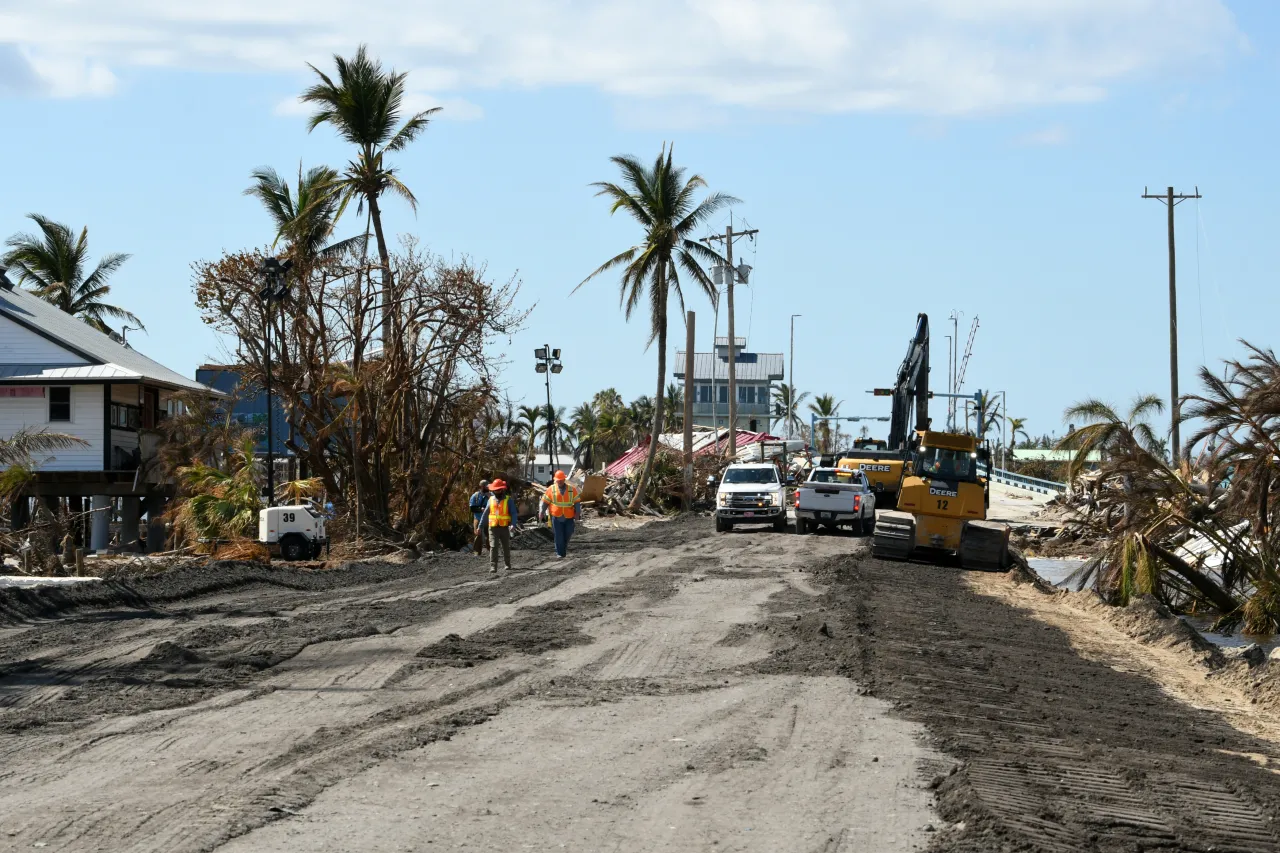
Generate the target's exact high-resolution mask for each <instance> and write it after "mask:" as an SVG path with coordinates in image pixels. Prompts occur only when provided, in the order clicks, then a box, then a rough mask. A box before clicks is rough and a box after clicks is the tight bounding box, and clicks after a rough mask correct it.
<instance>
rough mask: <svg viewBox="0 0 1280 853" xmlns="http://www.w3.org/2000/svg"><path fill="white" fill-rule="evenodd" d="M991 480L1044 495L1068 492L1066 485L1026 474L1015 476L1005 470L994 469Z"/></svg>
mask: <svg viewBox="0 0 1280 853" xmlns="http://www.w3.org/2000/svg"><path fill="white" fill-rule="evenodd" d="M991 479H993V480H995V481H996V482H997V483H1003V484H1004V485H1006V486H1013V487H1014V488H1015V489H1026V490H1028V491H1031V492H1041V493H1042V494H1053V493H1064V492H1066V491H1067V484H1066V483H1059V482H1056V481H1054V480H1041V479H1040V478H1039V477H1028V476H1026V475H1025V474H1015V473H1013V472H1012V471H1006V470H1004V469H1003V468H992V469H991Z"/></svg>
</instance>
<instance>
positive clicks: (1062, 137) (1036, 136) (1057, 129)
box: [1015, 124, 1070, 145]
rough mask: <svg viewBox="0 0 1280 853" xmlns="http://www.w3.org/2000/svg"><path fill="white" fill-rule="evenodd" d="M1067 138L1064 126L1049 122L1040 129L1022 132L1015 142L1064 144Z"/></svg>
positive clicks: (1021, 143) (1022, 143)
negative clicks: (1049, 123)
mask: <svg viewBox="0 0 1280 853" xmlns="http://www.w3.org/2000/svg"><path fill="white" fill-rule="evenodd" d="M1069 138H1070V137H1069V134H1068V133H1067V129H1066V128H1065V127H1063V126H1062V125H1060V124H1051V125H1049V126H1048V127H1045V128H1041V129H1040V130H1034V131H1032V132H1031V133H1024V134H1023V135H1022V136H1019V137H1018V138H1017V139H1016V140H1015V142H1017V144H1019V145H1066V144H1067V141H1068V139H1069Z"/></svg>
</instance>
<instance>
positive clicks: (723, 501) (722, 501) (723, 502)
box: [717, 494, 729, 506]
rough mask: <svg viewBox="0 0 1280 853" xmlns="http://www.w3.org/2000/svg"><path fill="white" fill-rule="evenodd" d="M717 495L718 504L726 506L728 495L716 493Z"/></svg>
mask: <svg viewBox="0 0 1280 853" xmlns="http://www.w3.org/2000/svg"><path fill="white" fill-rule="evenodd" d="M717 497H718V498H719V500H720V506H728V505H729V496H728V495H724V494H722V495H717Z"/></svg>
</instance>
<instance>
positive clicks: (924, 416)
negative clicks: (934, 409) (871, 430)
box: [836, 314, 929, 510]
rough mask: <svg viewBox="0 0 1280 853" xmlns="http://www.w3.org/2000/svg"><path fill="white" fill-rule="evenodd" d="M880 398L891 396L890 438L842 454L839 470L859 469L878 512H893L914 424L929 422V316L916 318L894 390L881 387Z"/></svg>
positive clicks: (907, 468) (858, 444)
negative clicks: (869, 487) (874, 499)
mask: <svg viewBox="0 0 1280 853" xmlns="http://www.w3.org/2000/svg"><path fill="white" fill-rule="evenodd" d="M872 393H874V394H875V395H876V396H877V397H892V398H893V412H892V417H890V418H889V438H888V440H887V441H880V440H878V439H860V440H858V441H856V442H854V445H853V450H850V451H847V452H845V453H843V454H840V455H839V461H838V462H836V465H837V467H840V468H851V469H853V470H860V471H862V473H863V474H865V475H866V477H867V482H868V483H869V484H870V485H871V488H872V490H873V491H874V492H875V493H876V509H877V510H884V509H893V508H894V507H896V506H897V505H898V490H899V489H900V488H901V487H902V482H903V478H904V477H905V476H906V475H907V474H909V473H910V472H911V469H910V460H911V452H910V444H909V441H910V438H911V422H912V418H913V416H914V418H915V423H916V425H917V427H920V428H923V427H926V426H928V423H929V316H928V315H927V314H919V315H917V316H916V332H915V334H914V335H913V336H912V337H911V341H910V343H909V344H908V346H907V355H906V358H904V359H903V360H902V365H901V366H900V367H899V368H898V378H897V381H896V382H895V384H894V387H893V388H892V389H888V388H878V389H876V390H875V391H874V392H872Z"/></svg>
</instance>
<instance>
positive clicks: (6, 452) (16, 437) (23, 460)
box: [0, 427, 87, 500]
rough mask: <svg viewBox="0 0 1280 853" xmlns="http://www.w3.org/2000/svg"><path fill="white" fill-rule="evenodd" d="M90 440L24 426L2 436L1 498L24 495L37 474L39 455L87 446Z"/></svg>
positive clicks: (0, 465) (0, 463) (7, 498)
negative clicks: (5, 436) (6, 436)
mask: <svg viewBox="0 0 1280 853" xmlns="http://www.w3.org/2000/svg"><path fill="white" fill-rule="evenodd" d="M86 445H87V442H85V441H84V439H81V438H77V437H76V436H74V435H67V434H65V433H61V432H46V431H45V430H43V429H31V428H30V427H22V428H21V429H19V430H18V431H17V432H15V433H14V434H13V435H11V436H9V437H8V438H0V467H2V468H3V469H4V470H3V471H0V499H3V500H9V499H12V498H15V497H18V496H19V495H21V494H22V493H23V492H24V491H25V490H26V488H27V486H28V485H29V484H30V483H31V480H32V479H34V477H35V474H36V457H37V456H44V455H46V454H50V453H55V452H57V451H59V450H69V449H70V448H72V447H85V446H86Z"/></svg>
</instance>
